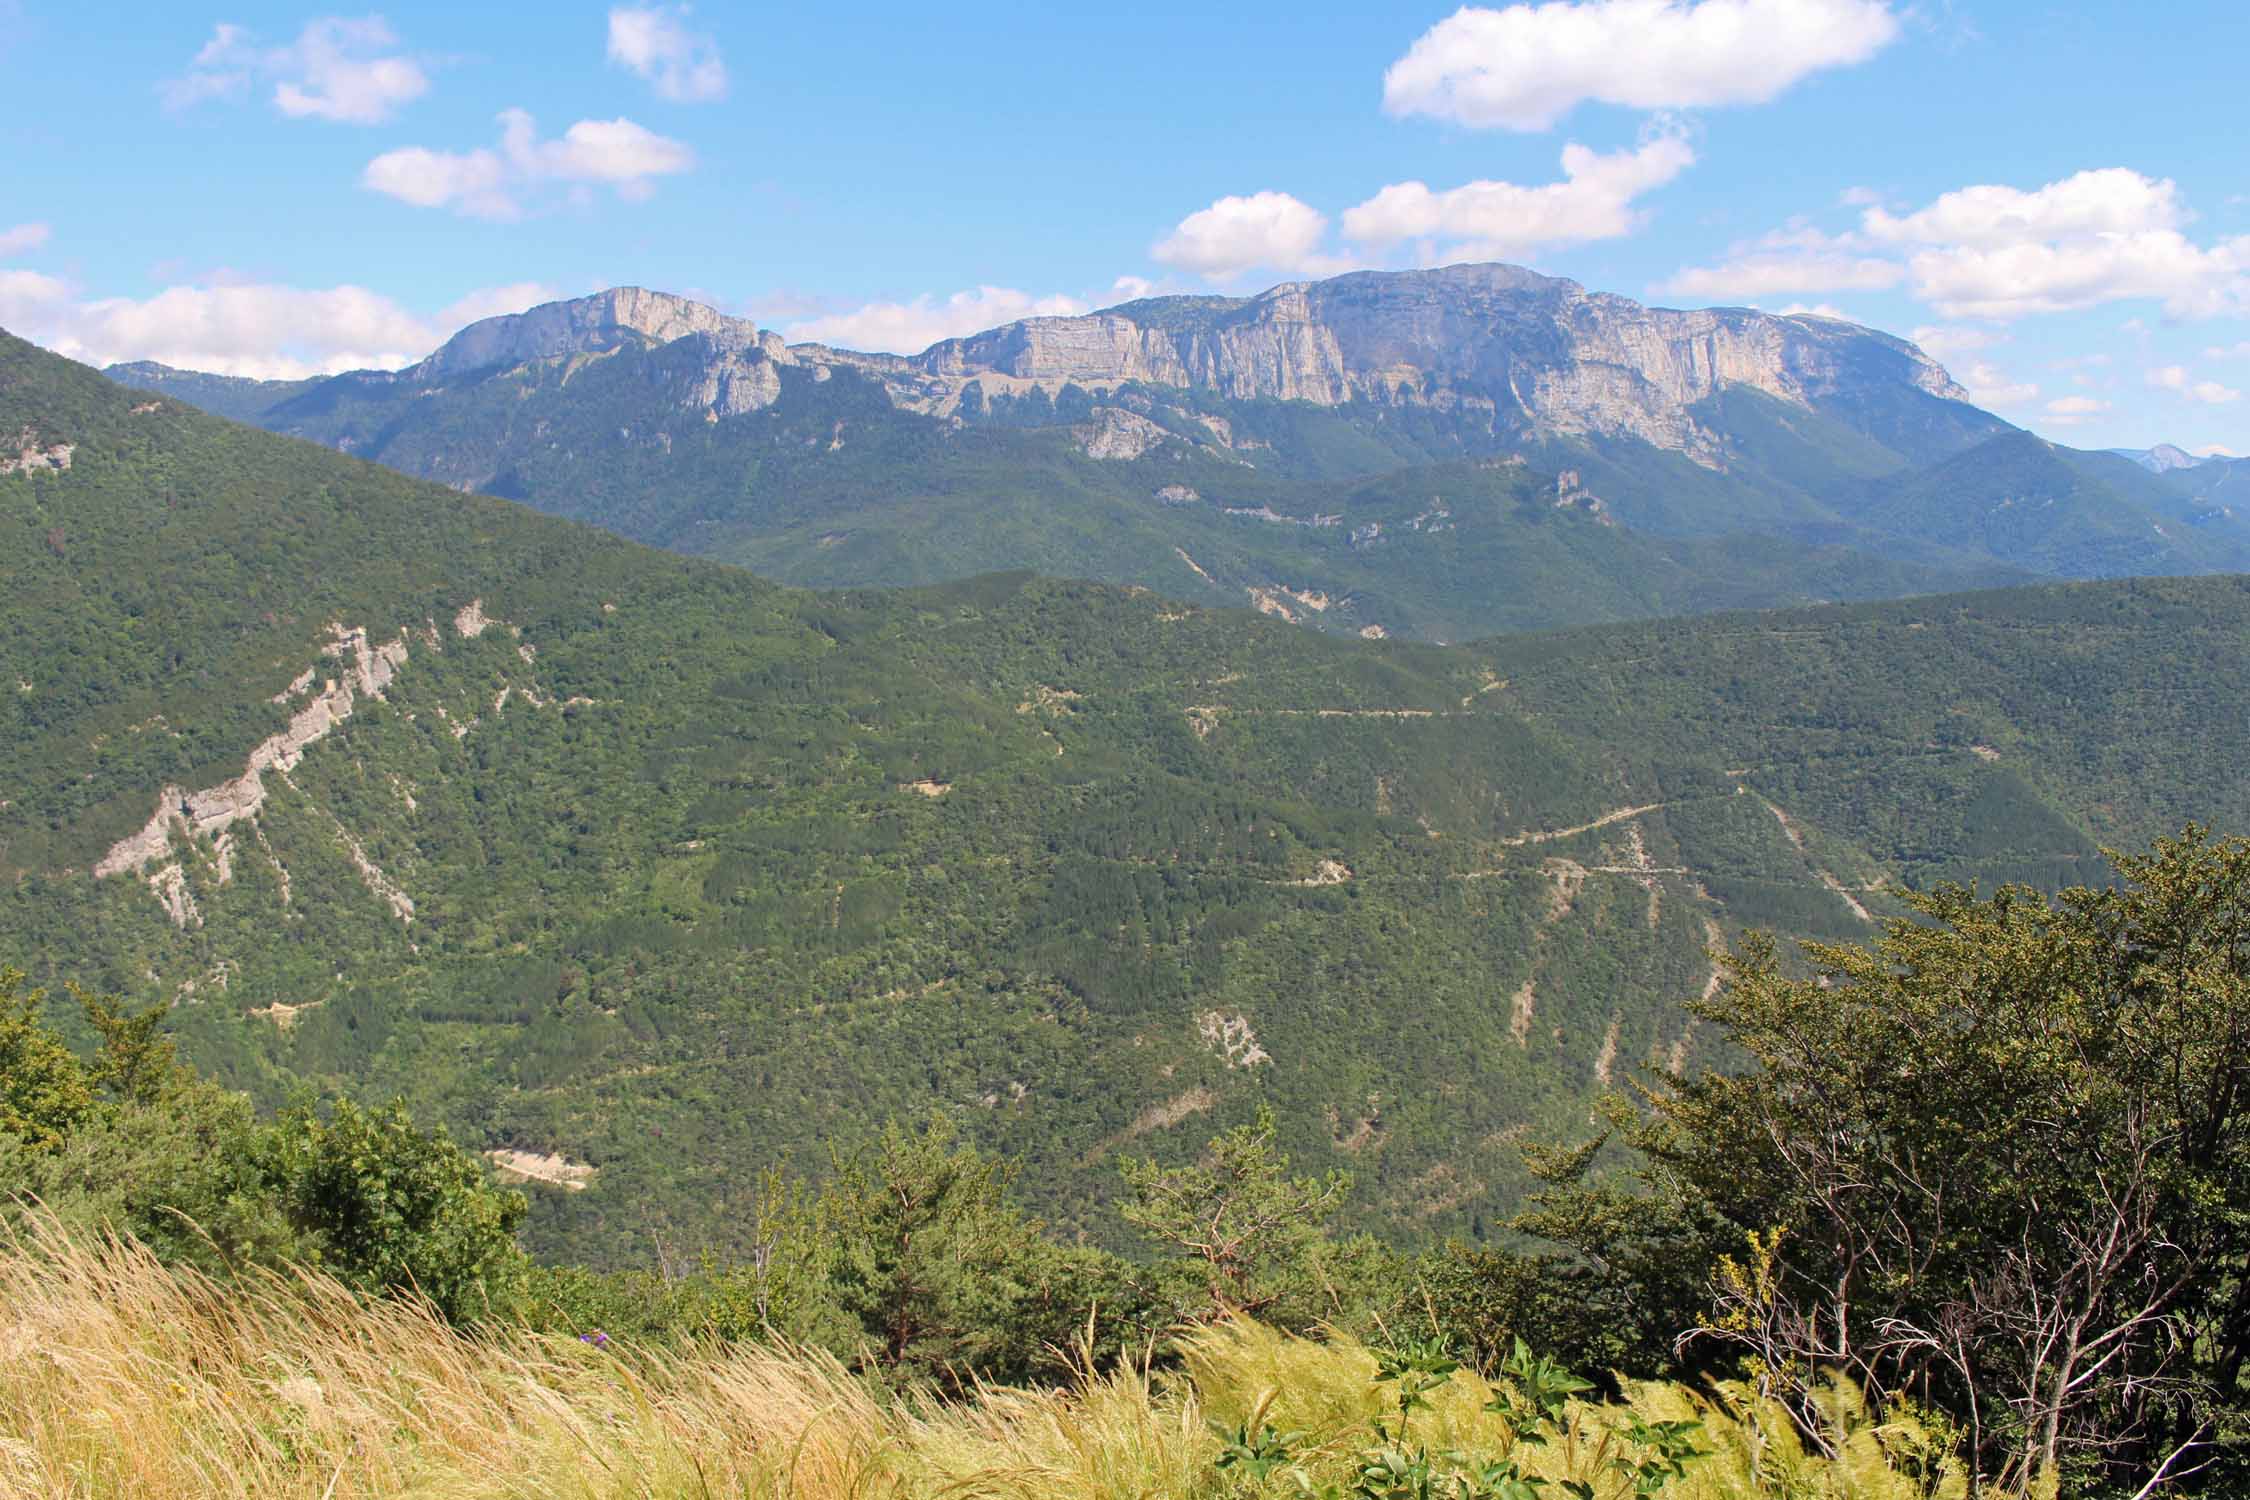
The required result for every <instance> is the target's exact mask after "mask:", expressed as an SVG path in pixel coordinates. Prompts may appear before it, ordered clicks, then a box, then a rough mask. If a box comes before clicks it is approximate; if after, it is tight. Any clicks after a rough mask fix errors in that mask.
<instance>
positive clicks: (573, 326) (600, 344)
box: [398, 286, 758, 382]
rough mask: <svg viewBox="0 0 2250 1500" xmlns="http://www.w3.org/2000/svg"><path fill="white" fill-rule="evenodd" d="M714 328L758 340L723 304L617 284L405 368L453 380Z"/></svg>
mask: <svg viewBox="0 0 2250 1500" xmlns="http://www.w3.org/2000/svg"><path fill="white" fill-rule="evenodd" d="M695 333H708V334H717V335H722V336H727V337H731V338H733V339H738V340H743V341H746V342H748V343H749V344H750V345H751V346H752V347H756V346H757V344H758V325H757V324H755V323H752V322H750V321H749V320H748V319H746V318H730V317H728V316H727V315H726V314H725V313H723V312H720V311H719V310H718V309H717V308H715V307H706V306H704V305H703V304H702V303H700V302H691V301H689V300H688V299H687V298H685V297H675V296H672V295H670V294H669V293H666V292H652V291H649V290H647V289H646V288H643V287H637V286H620V287H611V288H610V289H609V290H608V291H606V292H597V293H595V294H594V295H593V296H591V297H579V298H576V299H574V300H572V301H569V302H548V303H544V304H542V305H540V306H538V307H534V308H532V309H531V310H530V311H528V312H520V313H514V314H511V315H509V316H507V317H500V318H486V319H485V320H484V321H482V322H480V323H471V324H470V325H469V326H468V327H466V328H464V329H462V330H461V331H460V332H459V333H457V334H455V335H454V336H453V337H452V338H450V339H448V340H446V342H445V344H444V346H443V347H441V348H440V349H439V350H438V351H437V353H435V354H433V355H431V356H430V357H429V358H428V359H425V360H423V361H422V362H421V363H420V364H418V365H414V366H412V367H411V368H409V369H406V370H403V371H401V372H400V374H399V377H398V378H399V379H400V380H402V381H408V382H420V381H432V380H444V379H449V378H451V377H453V376H455V375H460V374H463V373H466V372H467V371H470V370H482V369H488V368H491V367H493V366H496V365H497V366H514V365H520V364H523V363H525V362H527V361H529V360H534V359H549V358H552V357H554V356H555V355H558V354H582V353H586V352H588V351H591V350H595V349H606V348H615V347H617V346H618V345H619V344H621V343H624V342H626V341H628V339H633V338H637V339H640V340H645V341H646V342H648V343H652V344H669V343H671V342H672V341H673V340H674V339H684V338H686V337H687V336H688V335H690V334H695Z"/></svg>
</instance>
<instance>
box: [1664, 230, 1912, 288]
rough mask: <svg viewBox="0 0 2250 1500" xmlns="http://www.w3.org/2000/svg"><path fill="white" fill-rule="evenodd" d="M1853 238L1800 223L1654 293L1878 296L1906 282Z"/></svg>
mask: <svg viewBox="0 0 2250 1500" xmlns="http://www.w3.org/2000/svg"><path fill="white" fill-rule="evenodd" d="M1865 248H1866V247H1865V244H1864V242H1863V241H1861V240H1860V239H1859V238H1858V237H1857V236H1854V235H1848V234H1847V235H1828V234H1824V233H1822V232H1821V231H1820V230H1818V229H1814V228H1811V227H1810V226H1808V225H1806V224H1803V223H1794V224H1791V225H1790V226H1789V227H1788V228H1786V229H1777V230H1775V231H1774V232H1773V233H1771V234H1768V235H1764V236H1762V237H1760V238H1758V239H1755V240H1747V241H1743V242H1741V243H1738V244H1736V245H1733V246H1730V247H1729V248H1728V250H1727V254H1726V258H1725V259H1723V260H1722V261H1720V262H1719V264H1717V265H1715V266H1690V267H1688V268H1687V269H1686V270H1684V271H1681V272H1679V273H1677V274H1676V275H1674V276H1673V277H1671V278H1670V279H1669V280H1667V281H1665V282H1663V283H1661V284H1660V285H1659V286H1658V287H1657V290H1658V291H1660V292H1663V293H1666V294H1667V295H1670V296H1675V297H1698V298H1704V299H1707V300H1716V299H1725V298H1740V299H1743V300H1746V301H1747V300H1750V299H1753V298H1758V297H1772V296H1777V295H1787V294H1792V293H1796V294H1802V293H1806V292H1880V291H1885V290H1888V289H1889V288H1891V287H1894V286H1897V285H1898V284H1899V282H1901V281H1902V280H1904V279H1905V277H1906V271H1905V268H1904V267H1902V266H1900V265H1899V264H1898V262H1896V261H1893V260H1885V259H1882V258H1880V257H1877V256H1871V255H1867V254H1864V253H1862V252H1863V251H1864V250H1865Z"/></svg>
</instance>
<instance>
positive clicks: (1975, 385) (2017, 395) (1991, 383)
mask: <svg viewBox="0 0 2250 1500" xmlns="http://www.w3.org/2000/svg"><path fill="white" fill-rule="evenodd" d="M1961 384H1962V386H1963V388H1965V389H1966V390H1967V391H1968V393H1969V399H1970V400H1971V401H1973V402H1975V403H1976V404H1977V405H1979V406H2025V405H2028V404H2030V403H2031V402H2033V401H2036V400H2038V399H2039V387H2038V386H2037V385H2034V384H2033V383H2032V382H2030V381H2028V380H2014V379H2011V378H2009V377H2008V376H2007V375H2004V374H2002V373H2001V372H2000V371H1999V370H1996V369H1994V368H1993V367H1992V366H1991V365H1989V364H1987V363H1985V362H1984V361H1983V360H1981V359H1980V360H1977V361H1975V362H1974V363H1972V364H1971V365H1970V366H1969V368H1968V369H1967V370H1965V371H1963V372H1962V374H1961Z"/></svg>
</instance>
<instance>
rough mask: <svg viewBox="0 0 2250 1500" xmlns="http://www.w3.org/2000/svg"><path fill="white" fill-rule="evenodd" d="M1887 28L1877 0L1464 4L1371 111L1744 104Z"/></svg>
mask: <svg viewBox="0 0 2250 1500" xmlns="http://www.w3.org/2000/svg"><path fill="white" fill-rule="evenodd" d="M1898 33H1899V20H1898V17H1897V15H1895V14H1894V13H1893V12H1892V10H1891V7H1890V5H1889V4H1888V3H1887V0H1581V3H1568V0H1552V3H1548V4H1542V5H1511V6H1509V7H1507V8H1506V9H1505V10H1495V9H1490V8H1487V7H1482V6H1464V7H1462V8H1461V9H1460V10H1457V11H1455V12H1454V13H1453V14H1452V15H1451V16H1449V17H1447V18H1446V19H1445V20H1443V21H1440V22H1439V23H1438V24H1437V25H1435V26H1433V27H1431V28H1430V29H1429V30H1428V31H1426V32H1424V33H1423V34H1422V36H1421V37H1420V39H1418V40H1417V41H1416V42H1415V43H1414V45H1413V46H1412V47H1411V48H1409V49H1408V50H1407V53H1406V55H1405V56H1404V57H1401V58H1400V59H1399V60H1398V61H1397V62H1395V63H1393V64H1391V66H1390V69H1389V70H1388V71H1387V72H1386V73H1385V74H1384V75H1383V107H1384V108H1385V109H1386V110H1388V111H1389V112H1390V113H1392V114H1394V115H1431V116H1435V117H1436V118H1438V119H1442V120H1450V121H1452V122H1454V123H1456V124H1460V125H1473V126H1498V127H1501V128H1504V129H1509V130H1545V129H1546V128H1548V127H1549V126H1551V125H1553V124H1554V123H1555V122H1556V121H1557V120H1559V119H1561V118H1562V117H1563V116H1564V115H1565V114H1567V113H1569V112H1570V111H1571V110H1572V109H1574V108H1575V107H1577V106H1578V105H1579V104H1581V103H1585V102H1587V101H1597V102H1600V103H1604V104H1618V105H1624V106H1626V107H1627V108H1631V109H1647V110H1658V109H1695V108H1702V107H1705V106H1711V105H1724V104H1757V103H1762V102H1763V101H1765V100H1768V99H1771V98H1773V97H1774V96H1775V95H1777V94H1779V93H1780V92H1781V91H1782V90H1783V89H1786V88H1788V87H1789V86H1790V85H1791V84H1793V83H1795V82H1796V81H1797V80H1798V79H1800V78H1803V77H1804V76H1806V75H1807V74H1809V73H1813V72H1817V71H1818V70H1820V69H1823V68H1833V67H1842V66H1846V65H1849V64H1852V63H1858V62H1864V61H1866V60H1867V59H1868V58H1870V57H1872V56H1874V55H1875V54H1876V53H1877V52H1879V51H1881V50H1882V49H1883V48H1884V47H1886V46H1888V45H1889V44H1890V42H1891V41H1892V39H1893V38H1895V37H1896V36H1897V35H1898Z"/></svg>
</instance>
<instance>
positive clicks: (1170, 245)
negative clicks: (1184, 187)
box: [1149, 192, 1346, 281]
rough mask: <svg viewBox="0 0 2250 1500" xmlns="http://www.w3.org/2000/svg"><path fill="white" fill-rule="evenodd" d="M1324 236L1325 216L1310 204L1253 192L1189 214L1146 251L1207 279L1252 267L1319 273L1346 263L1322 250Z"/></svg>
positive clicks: (1329, 271)
mask: <svg viewBox="0 0 2250 1500" xmlns="http://www.w3.org/2000/svg"><path fill="white" fill-rule="evenodd" d="M1327 238H1328V216H1327V215H1325V214H1323V213H1321V212H1320V211H1319V210H1318V209H1316V208H1314V207H1312V205H1310V204H1308V203H1304V202H1301V201H1299V200H1298V199H1296V198H1292V197H1291V196H1290V195H1289V194H1287V193H1274V192H1265V193H1252V194H1250V195H1249V196H1248V197H1240V198H1221V199H1219V200H1218V201H1217V202H1216V203H1213V204H1212V205H1211V206H1210V207H1209V208H1204V209H1198V210H1196V211H1195V212H1194V213H1192V214H1189V215H1188V216H1187V217H1186V218H1184V219H1182V220H1180V222H1179V226H1178V227H1177V228H1175V229H1174V230H1173V231H1172V232H1171V233H1170V234H1168V235H1166V236H1165V237H1164V238H1163V239H1161V240H1159V241H1157V243H1156V244H1155V246H1154V247H1153V248H1151V250H1150V251H1149V253H1150V254H1151V255H1153V256H1155V257H1156V258H1157V259H1158V260H1160V261H1162V262H1163V263H1164V264H1165V265H1168V266H1177V267H1179V268H1180V269H1181V270H1183V271H1193V272H1195V273H1196V274H1197V275H1199V276H1202V277H1205V278H1207V279H1209V280H1212V281H1224V280H1226V279H1228V278H1229V277H1233V276H1239V275H1241V274H1242V273H1243V272H1244V271H1249V270H1255V269H1264V270H1271V271H1302V272H1305V273H1307V274H1310V275H1315V276H1318V275H1326V274H1329V273H1331V272H1334V271H1338V270H1342V269H1344V268H1345V264H1346V263H1345V262H1342V261H1340V260H1338V259H1337V258H1335V257H1333V256H1330V255H1327V254H1325V253H1323V252H1322V250H1321V242H1322V241H1323V240H1325V239H1327Z"/></svg>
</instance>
